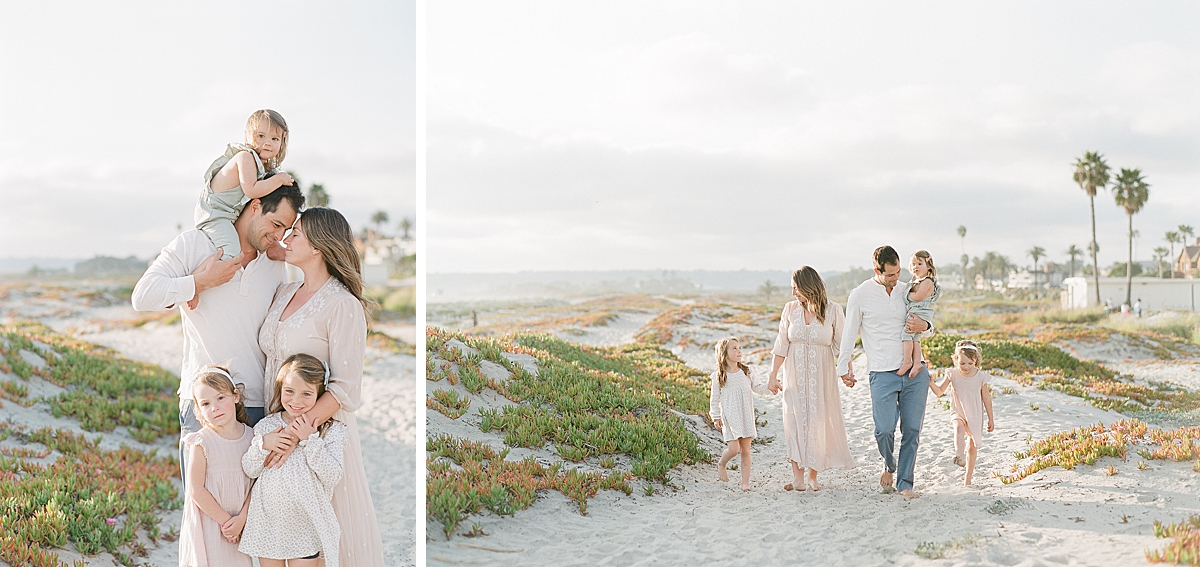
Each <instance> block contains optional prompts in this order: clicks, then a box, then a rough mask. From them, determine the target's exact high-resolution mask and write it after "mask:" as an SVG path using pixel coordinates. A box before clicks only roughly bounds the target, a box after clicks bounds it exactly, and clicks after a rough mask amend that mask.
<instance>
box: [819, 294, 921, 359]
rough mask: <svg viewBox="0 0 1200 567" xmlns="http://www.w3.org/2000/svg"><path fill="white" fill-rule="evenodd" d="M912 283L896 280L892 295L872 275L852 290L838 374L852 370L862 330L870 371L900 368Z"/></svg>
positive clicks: (847, 308) (848, 301)
mask: <svg viewBox="0 0 1200 567" xmlns="http://www.w3.org/2000/svg"><path fill="white" fill-rule="evenodd" d="M910 285H911V284H910V283H909V282H896V287H894V288H892V293H891V294H889V293H888V292H887V288H885V287H883V284H880V283H879V282H877V281H875V278H871V279H869V280H867V281H865V282H863V283H862V284H861V285H859V286H858V287H856V288H854V291H852V292H850V297H849V299H847V300H846V329H845V331H844V332H843V333H842V349H841V353H839V355H838V363H837V373H838V376H845V375H846V374H847V373H848V372H849V371H850V360H851V358H852V357H853V356H854V340H855V338H857V337H858V335H859V334H860V333H861V334H862V344H863V351H865V352H866V353H867V369H868V370H869V371H870V372H882V371H888V370H898V369H899V368H900V363H901V362H903V360H904V345H903V344H902V339H901V335H902V333H903V332H904V323H905V319H906V315H907V313H908V308H907V306H906V305H905V304H904V296H905V295H907V294H908V288H909V286H910ZM930 328H932V326H931V327H930Z"/></svg>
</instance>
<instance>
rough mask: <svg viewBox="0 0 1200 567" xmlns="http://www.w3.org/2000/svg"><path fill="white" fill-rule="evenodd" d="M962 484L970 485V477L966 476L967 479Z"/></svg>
mask: <svg viewBox="0 0 1200 567" xmlns="http://www.w3.org/2000/svg"><path fill="white" fill-rule="evenodd" d="M963 484H964V485H966V486H971V479H969V478H968V479H967V481H966V482H964V483H963Z"/></svg>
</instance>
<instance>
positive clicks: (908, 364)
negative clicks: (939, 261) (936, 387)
mask: <svg viewBox="0 0 1200 567" xmlns="http://www.w3.org/2000/svg"><path fill="white" fill-rule="evenodd" d="M908 271H910V272H912V275H913V276H912V283H911V285H910V286H909V288H908V294H907V295H905V296H904V305H905V308H906V309H907V310H908V312H909V313H912V314H913V315H916V316H917V317H920V318H921V319H924V320H925V322H926V323H929V325H930V327H932V326H933V302H934V301H937V299H938V297H940V296H941V295H942V286H940V285H938V282H937V268H934V267H933V256H930V255H929V252H927V251H925V250H917V251H916V252H915V253H913V255H912V259H911V260H909V264H908ZM905 319H906V320H907V317H905ZM902 336H903V339H904V342H903V343H901V344H903V345H904V361H903V362H902V363H901V364H900V369H899V370H897V371H896V374H900V375H901V376H903V375H904V373H906V372H907V373H908V377H909V378H916V376H917V374H919V373H920V372H921V369H922V368H924V367H925V364H924V363H922V362H921V361H922V360H924V355H923V354H922V353H921V335H920V334H915V335H914V334H909V333H903V335H902Z"/></svg>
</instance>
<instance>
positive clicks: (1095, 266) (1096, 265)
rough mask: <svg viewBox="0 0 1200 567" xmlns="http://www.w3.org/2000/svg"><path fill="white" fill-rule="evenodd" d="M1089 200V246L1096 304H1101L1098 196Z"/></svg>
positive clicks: (1131, 240) (1089, 197) (1090, 196)
mask: <svg viewBox="0 0 1200 567" xmlns="http://www.w3.org/2000/svg"><path fill="white" fill-rule="evenodd" d="M1088 202H1089V204H1091V206H1092V245H1091V246H1088V248H1091V249H1092V280H1093V281H1094V282H1095V283H1096V306H1097V307H1099V306H1100V262H1099V260H1097V259H1096V249H1097V248H1099V246H1098V245H1097V244H1096V196H1095V195H1089V196H1088ZM1129 222H1130V224H1131V225H1132V223H1133V218H1132V217H1130V220H1129ZM1129 246H1130V250H1132V249H1133V237H1132V236H1131V237H1130V240H1129ZM1130 253H1131V254H1132V252H1130Z"/></svg>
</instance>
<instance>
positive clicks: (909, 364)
mask: <svg viewBox="0 0 1200 567" xmlns="http://www.w3.org/2000/svg"><path fill="white" fill-rule="evenodd" d="M912 366H913V363H912V361H911V360H905V361H904V363H902V364H901V365H900V369H899V370H897V371H896V374H899V375H901V376H904V375H905V374H907V373H908V369H910V368H912Z"/></svg>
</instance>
